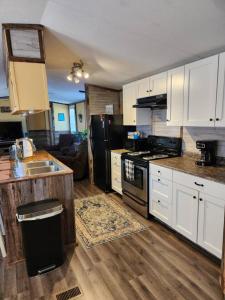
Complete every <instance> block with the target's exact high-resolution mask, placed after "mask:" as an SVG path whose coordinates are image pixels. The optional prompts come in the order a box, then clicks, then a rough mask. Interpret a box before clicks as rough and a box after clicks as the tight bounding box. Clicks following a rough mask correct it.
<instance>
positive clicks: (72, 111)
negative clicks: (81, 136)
mask: <svg viewBox="0 0 225 300" xmlns="http://www.w3.org/2000/svg"><path fill="white" fill-rule="evenodd" d="M69 113H70V130H71V132H72V133H75V132H76V131H77V122H76V106H75V105H74V104H72V105H70V106H69Z"/></svg>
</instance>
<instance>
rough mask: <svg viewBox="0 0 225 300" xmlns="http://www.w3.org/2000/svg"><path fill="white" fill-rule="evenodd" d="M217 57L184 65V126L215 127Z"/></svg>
mask: <svg viewBox="0 0 225 300" xmlns="http://www.w3.org/2000/svg"><path fill="white" fill-rule="evenodd" d="M218 61H219V55H214V56H211V57H209V58H205V59H201V60H199V61H196V62H193V63H191V64H188V65H185V83H184V120H183V125H184V126H207V127H213V126H214V125H215V110H216V96H217V73H218Z"/></svg>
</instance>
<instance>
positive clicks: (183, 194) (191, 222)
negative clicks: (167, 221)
mask: <svg viewBox="0 0 225 300" xmlns="http://www.w3.org/2000/svg"><path fill="white" fill-rule="evenodd" d="M197 226H198V192H197V191H195V190H193V189H191V188H188V187H185V186H183V185H180V184H177V183H174V184H173V222H172V227H173V228H174V229H175V230H176V231H178V232H179V233H181V234H182V235H184V236H186V237H187V238H188V239H189V240H191V241H193V242H197Z"/></svg>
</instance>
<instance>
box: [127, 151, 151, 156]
mask: <svg viewBox="0 0 225 300" xmlns="http://www.w3.org/2000/svg"><path fill="white" fill-rule="evenodd" d="M147 154H151V151H138V152H128V153H127V155H129V156H142V155H147Z"/></svg>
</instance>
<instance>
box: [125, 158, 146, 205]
mask: <svg viewBox="0 0 225 300" xmlns="http://www.w3.org/2000/svg"><path fill="white" fill-rule="evenodd" d="M122 188H123V192H124V193H126V192H128V193H129V194H130V195H132V196H134V197H135V198H139V199H140V200H142V201H144V202H146V203H147V202H148V167H147V166H142V165H141V164H139V163H137V162H134V180H129V179H128V178H127V176H126V168H125V160H124V159H123V160H122Z"/></svg>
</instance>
